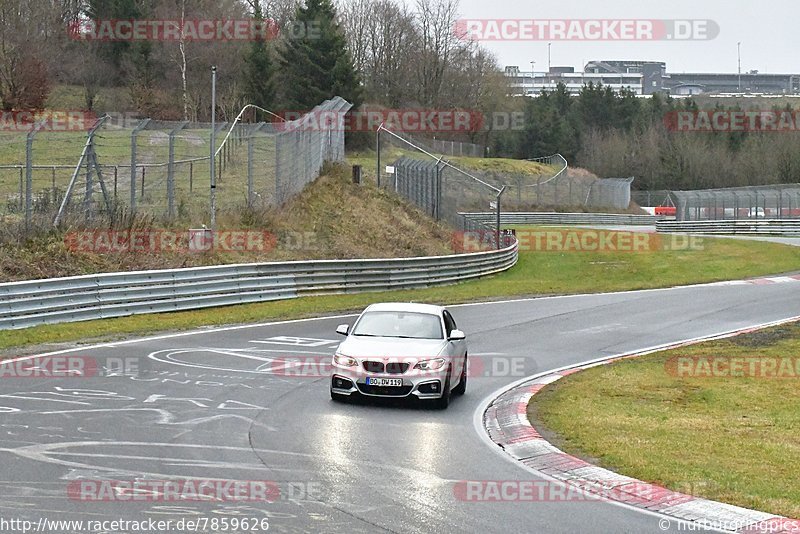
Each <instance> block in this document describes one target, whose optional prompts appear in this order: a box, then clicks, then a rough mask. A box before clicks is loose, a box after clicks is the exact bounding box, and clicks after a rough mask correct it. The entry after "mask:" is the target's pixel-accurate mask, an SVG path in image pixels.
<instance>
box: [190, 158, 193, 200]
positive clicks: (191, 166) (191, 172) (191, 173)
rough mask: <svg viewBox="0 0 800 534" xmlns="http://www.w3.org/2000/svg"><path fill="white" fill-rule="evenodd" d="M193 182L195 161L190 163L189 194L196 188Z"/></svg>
mask: <svg viewBox="0 0 800 534" xmlns="http://www.w3.org/2000/svg"><path fill="white" fill-rule="evenodd" d="M193 182H194V161H190V162H189V192H190V193H191V192H192V189H193V188H194V187H193V186H194V184H193Z"/></svg>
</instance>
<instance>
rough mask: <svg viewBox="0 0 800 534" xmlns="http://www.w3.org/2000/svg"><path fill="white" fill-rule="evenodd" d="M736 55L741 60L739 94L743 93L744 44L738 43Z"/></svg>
mask: <svg viewBox="0 0 800 534" xmlns="http://www.w3.org/2000/svg"><path fill="white" fill-rule="evenodd" d="M736 55H737V56H738V58H739V92H740V93H741V92H742V42H741V41H739V42H738V43H736Z"/></svg>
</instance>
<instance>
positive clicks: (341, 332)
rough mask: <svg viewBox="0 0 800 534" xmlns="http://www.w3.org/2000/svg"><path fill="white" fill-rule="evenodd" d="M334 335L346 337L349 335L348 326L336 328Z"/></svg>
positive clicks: (342, 325)
mask: <svg viewBox="0 0 800 534" xmlns="http://www.w3.org/2000/svg"><path fill="white" fill-rule="evenodd" d="M336 333H337V334H339V335H342V336H346V335H347V334H349V333H350V325H349V324H340V325H339V326H337V327H336Z"/></svg>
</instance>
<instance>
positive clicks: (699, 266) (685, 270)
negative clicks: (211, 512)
mask: <svg viewBox="0 0 800 534" xmlns="http://www.w3.org/2000/svg"><path fill="white" fill-rule="evenodd" d="M705 243H706V246H705V249H704V250H701V251H656V252H648V253H638V254H637V253H631V252H601V253H575V252H533V251H527V252H525V251H523V252H521V253H520V257H519V262H518V264H517V265H516V266H515V267H514V268H512V269H511V270H509V271H508V272H506V273H503V274H500V275H496V276H492V277H489V278H486V279H482V280H476V281H471V282H463V283H460V284H455V285H450V286H443V287H435V288H428V289H415V290H404V291H395V292H376V293H364V294H355V295H353V294H351V295H328V296H319V297H305V298H300V299H294V300H288V301H280V302H270V303H259V304H247V305H240V306H232V307H225V308H215V309H212V310H200V311H191V312H176V313H170V314H158V315H145V316H136V317H131V318H122V319H107V320H98V321H86V322H81V323H73V324H64V325H49V326H39V327H33V328H28V329H23V330H5V331H0V349H9V348H14V347H20V346H24V345H29V344H41V343H54V342H66V341H75V340H85V339H91V338H98V337H104V338H107V337H111V338H116V337H120V336H124V335H129V334H144V333H150V332H156V331H163V330H184V329H189V328H195V327H198V326H201V325H222V324H233V323H247V322H252V321H265V320H272V319H290V318H297V317H307V316H312V315H319V314H323V313H329V312H334V311H341V310H355V309H358V308H361V307H363V306H364V305H366V304H368V303H371V302H375V301H381V300H404V301H409V300H413V301H420V302H439V303H451V304H452V303H460V302H469V301H476V300H488V299H498V298H503V297H516V296H534V295H551V294H571V293H572V294H574V293H587V292H603V291H620V290H630V289H645V288H655V287H666V286H672V285H680V284H689V283H698V282H710V281H717V280H727V279H733V278H741V277H745V276H756V275H764V274H770V273H779V272H788V271H792V270H797V269H798V267H800V248H796V247H789V246H785V245H777V244H772V243H763V242H749V241H737V240H726V239H708V240H706V241H705Z"/></svg>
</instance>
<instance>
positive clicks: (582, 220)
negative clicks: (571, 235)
mask: <svg viewBox="0 0 800 534" xmlns="http://www.w3.org/2000/svg"><path fill="white" fill-rule="evenodd" d="M461 215H463V216H465V217H466V218H468V219H472V220H475V221H490V220H492V218H493V217H495V216H496V215H495V214H494V213H491V212H480V213H463V214H461ZM659 219H660V217H658V216H654V215H627V214H622V213H550V212H510V211H506V212H504V213H502V214H501V215H500V222H501V224H554V225H573V224H589V225H595V224H608V225H641V226H646V225H653V224H656V221H658V220H659Z"/></svg>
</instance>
